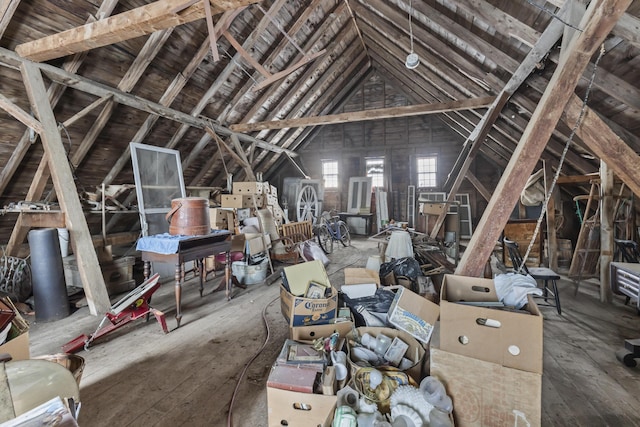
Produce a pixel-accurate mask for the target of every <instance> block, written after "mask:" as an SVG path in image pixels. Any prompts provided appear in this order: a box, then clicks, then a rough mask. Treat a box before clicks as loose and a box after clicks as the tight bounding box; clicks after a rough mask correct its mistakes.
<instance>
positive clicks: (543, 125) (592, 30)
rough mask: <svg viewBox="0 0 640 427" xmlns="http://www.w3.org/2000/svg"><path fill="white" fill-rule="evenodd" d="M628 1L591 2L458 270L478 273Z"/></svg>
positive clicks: (605, 0) (629, 1) (476, 275)
mask: <svg viewBox="0 0 640 427" xmlns="http://www.w3.org/2000/svg"><path fill="white" fill-rule="evenodd" d="M630 3H631V0H594V1H592V2H591V3H590V4H589V7H588V9H587V12H586V13H585V16H584V19H583V20H582V22H581V25H580V27H581V28H582V29H583V31H582V32H581V33H580V35H579V36H578V37H576V38H575V39H574V40H573V42H572V43H571V45H570V46H569V51H570V52H569V53H568V54H567V56H566V60H565V61H563V62H562V63H561V64H560V65H559V66H558V68H557V69H556V71H555V72H554V74H553V77H552V78H551V81H550V82H549V85H548V86H547V89H546V90H545V92H544V94H543V96H542V99H541V100H540V103H539V104H538V108H536V110H535V112H534V114H533V116H532V117H531V120H530V121H529V125H528V126H527V128H526V129H525V131H524V134H523V135H522V139H521V140H520V142H519V144H518V147H517V148H516V151H515V152H514V154H513V157H512V158H511V161H510V162H509V164H508V166H507V169H506V170H505V172H504V174H503V175H502V177H501V178H500V181H499V183H498V186H497V188H496V191H495V192H494V194H493V197H492V198H491V201H490V202H489V204H488V205H487V208H486V209H485V211H484V213H483V215H482V218H481V220H480V222H479V224H478V226H477V227H476V231H475V232H474V234H473V237H472V238H471V241H470V242H469V245H468V246H467V249H466V250H465V251H464V253H463V254H462V258H461V259H460V263H459V264H458V267H457V269H456V274H461V275H466V276H475V277H479V276H482V272H483V271H484V267H485V264H486V261H487V260H488V259H489V256H490V255H491V253H492V251H493V249H494V247H495V242H497V241H498V238H499V237H500V234H501V233H502V229H503V228H504V225H505V224H506V223H507V220H508V219H509V216H510V215H511V211H512V210H513V207H514V206H515V204H516V202H517V200H518V198H519V197H520V193H521V192H522V189H523V188H524V186H525V184H526V181H527V179H528V178H529V175H531V172H532V171H533V168H534V166H535V164H536V163H537V162H538V159H539V158H540V154H542V152H543V151H544V148H545V146H546V144H547V142H548V140H549V137H550V136H551V134H552V132H553V129H554V128H555V127H556V125H557V123H558V120H559V119H560V117H561V115H562V113H563V110H564V109H565V106H566V105H567V102H568V101H569V100H570V99H571V97H572V96H573V92H574V90H575V87H576V85H577V83H578V80H579V79H580V76H581V75H582V73H583V71H584V69H585V67H586V66H587V64H588V63H589V59H590V57H591V55H593V53H594V52H595V51H596V49H597V48H598V46H599V45H600V43H602V41H604V39H605V38H606V36H607V35H608V34H609V32H610V31H611V29H612V28H613V26H614V25H615V23H616V22H617V20H618V19H619V18H620V16H621V15H622V14H623V13H624V12H625V10H626V9H627V7H629V4H630Z"/></svg>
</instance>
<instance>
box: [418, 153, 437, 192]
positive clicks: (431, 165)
mask: <svg viewBox="0 0 640 427" xmlns="http://www.w3.org/2000/svg"><path fill="white" fill-rule="evenodd" d="M417 160H418V164H417V170H418V187H419V188H433V187H436V186H437V179H436V178H437V172H438V158H437V157H436V156H430V157H418V159H417Z"/></svg>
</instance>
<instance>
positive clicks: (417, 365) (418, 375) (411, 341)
mask: <svg viewBox="0 0 640 427" xmlns="http://www.w3.org/2000/svg"><path fill="white" fill-rule="evenodd" d="M357 332H358V335H360V336H362V335H364V334H365V333H368V334H369V335H372V336H374V337H377V336H378V334H384V335H386V336H387V337H389V338H391V339H392V340H393V339H394V338H396V337H397V338H398V339H401V340H402V341H403V342H404V343H405V344H408V345H409V348H408V349H407V351H406V353H405V354H404V357H405V358H407V359H409V360H411V361H412V362H413V365H412V366H411V367H410V368H408V369H406V370H405V371H404V372H405V373H406V374H407V375H409V376H410V377H411V378H413V379H414V380H415V381H416V384H420V380H421V379H422V377H423V374H424V372H423V368H424V366H423V363H424V360H425V354H426V351H425V348H424V347H423V346H422V344H420V343H419V342H418V341H417V340H416V339H415V338H413V337H412V336H411V335H409V334H408V333H406V332H404V331H400V330H398V329H394V328H380V327H372V326H362V327H359V328H357ZM353 338H354V335H353V332H349V333H348V334H347V363H348V364H349V368H350V369H351V376H354V375H355V374H356V372H357V371H358V369H360V368H361V366H359V365H358V364H357V363H356V361H357V360H354V357H353V356H352V354H351V349H352V345H351V343H350V340H353Z"/></svg>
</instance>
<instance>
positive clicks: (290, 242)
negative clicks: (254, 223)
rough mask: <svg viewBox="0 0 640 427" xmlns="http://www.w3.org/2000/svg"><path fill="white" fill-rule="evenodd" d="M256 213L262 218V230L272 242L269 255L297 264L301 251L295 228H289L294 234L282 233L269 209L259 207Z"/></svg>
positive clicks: (274, 258) (275, 258)
mask: <svg viewBox="0 0 640 427" xmlns="http://www.w3.org/2000/svg"><path fill="white" fill-rule="evenodd" d="M256 214H257V216H258V218H259V219H260V227H261V228H262V232H263V233H265V234H267V235H268V236H269V240H270V242H271V243H270V248H269V256H270V257H271V259H272V260H276V261H280V262H285V263H293V264H297V263H298V261H299V259H300V252H299V251H298V247H299V245H300V240H299V239H300V236H299V233H293V230H287V231H288V232H291V233H292V234H290V235H288V236H284V235H281V234H280V232H279V231H278V227H277V225H276V222H275V220H274V219H273V215H272V214H271V211H269V210H268V209H259V210H258V211H257V213H256Z"/></svg>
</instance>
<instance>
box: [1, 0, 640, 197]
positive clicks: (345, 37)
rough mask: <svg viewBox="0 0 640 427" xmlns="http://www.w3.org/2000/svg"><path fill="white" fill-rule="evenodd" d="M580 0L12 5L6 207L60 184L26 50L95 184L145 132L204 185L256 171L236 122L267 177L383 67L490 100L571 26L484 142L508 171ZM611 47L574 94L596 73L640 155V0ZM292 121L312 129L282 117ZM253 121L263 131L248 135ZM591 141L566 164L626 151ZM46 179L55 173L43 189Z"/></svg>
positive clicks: (122, 178)
mask: <svg viewBox="0 0 640 427" xmlns="http://www.w3.org/2000/svg"><path fill="white" fill-rule="evenodd" d="M570 1H571V3H570V4H566V5H565V0H551V1H541V0H515V1H514V0H342V1H341V0H289V1H284V0H274V1H267V0H265V1H262V2H259V3H253V2H252V1H235V2H234V1H227V2H222V3H221V2H211V7H212V15H211V19H210V20H209V19H207V18H206V15H207V14H206V7H204V6H205V2H204V1H188V0H180V1H178V0H158V1H156V2H150V1H142V0H122V1H117V0H104V1H102V2H96V1H90V0H22V1H20V0H5V1H3V2H2V6H0V48H1V50H0V65H1V66H0V95H2V96H1V97H0V129H1V130H2V131H1V132H0V206H4V205H7V204H8V203H11V202H17V201H21V200H26V199H32V200H41V199H44V198H46V197H47V195H48V194H49V193H50V190H51V185H50V184H47V178H48V173H46V172H42V165H41V166H40V167H39V164H40V162H41V159H42V155H43V149H42V145H41V144H40V142H39V141H38V140H37V138H34V137H33V133H31V132H30V131H29V127H28V125H31V127H35V126H37V123H36V124H34V123H33V121H31V120H30V118H31V113H30V108H29V100H28V98H27V96H26V93H25V89H24V85H23V83H22V78H21V75H20V72H19V66H20V63H21V61H22V59H21V57H20V55H19V54H21V55H24V56H25V57H29V58H32V59H34V60H37V61H45V62H41V63H40V65H39V67H40V68H41V70H42V72H43V74H44V76H45V77H46V83H47V84H49V85H50V86H49V98H50V100H51V103H52V105H53V106H54V113H55V116H56V120H57V121H58V122H59V123H60V126H59V127H60V129H61V131H62V134H63V139H64V140H65V141H66V144H67V148H68V157H69V161H70V162H71V165H72V167H73V169H74V171H75V175H76V179H77V181H76V182H77V183H78V186H79V189H80V190H83V189H87V190H90V191H92V190H95V188H96V187H97V186H99V185H100V184H101V183H105V184H120V183H131V182H133V178H132V172H131V163H130V159H129V152H128V144H129V142H130V141H136V142H143V143H148V144H155V145H161V146H165V147H169V148H176V149H179V150H180V152H181V155H182V159H183V169H184V175H185V182H186V184H187V185H191V186H222V185H224V182H225V179H226V173H225V166H226V168H227V169H229V171H231V172H234V177H235V179H242V178H243V177H244V174H245V172H244V170H243V168H242V165H241V164H240V162H238V161H237V159H239V158H242V156H240V157H239V156H232V155H229V153H228V151H227V150H223V151H220V149H219V148H218V144H219V143H217V142H216V138H212V132H211V130H213V131H214V133H216V134H217V135H218V136H220V137H221V139H222V140H223V143H228V144H229V146H233V143H232V142H231V141H230V135H231V134H232V133H233V131H232V130H231V129H237V130H238V137H239V140H240V144H241V146H242V149H243V150H244V151H245V154H246V156H247V158H248V159H249V160H250V163H251V165H252V167H253V169H254V170H255V171H257V172H263V173H264V174H265V176H267V177H268V176H269V171H270V170H272V169H273V168H274V166H276V165H277V164H278V162H282V161H283V159H285V158H286V156H285V155H284V154H283V152H284V151H285V150H286V152H287V153H288V155H289V156H292V157H293V156H295V150H296V149H298V148H300V147H302V146H303V145H304V143H305V141H308V140H309V136H310V135H312V134H313V131H314V128H315V129H317V127H314V126H304V124H313V123H311V122H308V123H305V121H304V118H312V117H316V116H325V115H329V114H331V113H333V112H335V111H336V110H337V108H338V107H339V106H340V105H341V103H342V102H344V100H345V99H346V98H347V97H348V96H349V94H350V93H351V91H352V90H353V89H354V88H355V87H356V86H357V85H358V83H359V82H360V81H361V80H362V79H363V78H365V77H366V76H367V75H368V73H369V72H370V71H372V70H374V69H375V70H377V71H378V72H379V73H381V74H382V75H384V76H385V78H387V79H388V80H389V81H391V82H393V83H394V84H396V85H397V87H398V88H400V89H401V90H402V91H404V92H405V94H406V95H407V97H408V98H409V99H411V100H412V102H413V104H416V105H417V104H444V105H449V103H452V102H459V103H462V104H461V105H463V104H464V103H472V104H473V103H474V102H480V101H481V100H479V98H487V99H489V100H491V99H494V98H495V97H496V96H498V95H500V94H501V93H503V92H505V90H506V88H505V85H507V83H508V82H510V80H511V82H513V81H514V80H516V78H515V77H516V76H514V74H516V71H517V70H518V67H519V66H520V64H521V63H523V61H525V58H527V56H528V55H529V54H530V52H531V50H532V47H533V46H536V44H537V43H538V42H539V40H540V38H541V35H542V34H543V33H544V32H545V29H547V27H548V26H549V24H550V23H551V22H552V20H557V21H559V22H561V23H563V25H562V27H564V37H563V39H564V41H562V40H560V41H558V42H557V43H553V47H552V48H551V49H550V50H549V51H548V52H547V51H546V50H545V51H543V52H542V54H541V56H542V59H541V60H539V61H536V62H535V64H534V65H535V66H534V67H533V71H532V72H531V71H529V70H526V72H524V74H523V75H522V76H520V77H521V79H520V80H521V82H518V84H517V85H516V86H515V87H513V88H510V89H509V93H508V95H510V96H505V97H503V98H501V102H502V103H504V107H502V108H496V109H497V111H499V112H500V114H497V113H496V114H493V117H492V118H491V121H492V122H493V126H491V127H490V128H488V129H487V132H485V134H483V135H481V138H482V141H480V143H479V144H478V146H477V148H476V150H477V151H478V155H482V156H484V157H486V158H487V159H488V160H489V161H491V162H493V163H495V164H496V165H498V166H500V167H501V168H504V167H506V165H507V163H508V161H509V159H510V157H511V155H512V153H513V152H514V150H515V147H516V145H517V144H518V142H519V141H520V139H521V136H522V134H523V132H524V130H525V128H526V126H527V123H528V122H529V120H530V118H531V117H532V115H533V112H534V110H535V109H536V106H537V105H538V102H539V101H540V99H541V97H542V94H543V92H544V90H545V88H546V87H547V85H548V84H549V81H550V80H551V76H552V74H553V72H554V70H555V69H556V67H557V66H558V64H559V63H560V62H561V61H562V60H563V55H562V53H563V51H562V49H561V47H563V46H564V44H565V43H566V42H567V41H568V40H569V37H571V33H572V32H573V33H575V32H580V31H581V29H580V28H579V25H580V18H581V16H582V14H583V13H584V9H585V6H584V5H583V6H582V7H581V6H580V3H581V2H580V1H578V0H570ZM563 6H564V7H563ZM149 11H153V13H151V12H149ZM142 12H145V13H142ZM154 14H155V15H154ZM150 15H153V16H150ZM409 16H411V29H410V26H409ZM109 17H111V18H109ZM125 18H126V19H125ZM143 18H144V19H143ZM152 18H153V19H152ZM565 24H568V25H565ZM172 25H175V26H172ZM127 28H128V29H127ZM125 30H126V31H125ZM62 32H66V33H62ZM410 32H411V33H412V34H413V50H414V51H415V53H417V54H418V56H419V58H420V65H419V66H418V67H417V68H415V69H412V70H410V69H407V68H406V67H405V64H404V62H405V58H406V56H407V54H409V53H410V45H411V41H410ZM59 33H62V34H61V35H58V34H59ZM142 34H145V35H142ZM47 36H53V37H47ZM71 41H73V42H74V43H71ZM212 45H213V46H214V47H215V48H214V49H212ZM540 45H542V43H540ZM89 48H91V49H89ZM603 49H604V54H603V56H602V58H601V60H600V62H599V64H598V65H597V69H596V66H595V64H594V63H595V60H596V57H597V54H596V55H594V57H593V58H592V59H591V62H590V63H589V65H588V66H587V68H586V70H585V72H584V74H583V76H582V78H581V79H580V80H579V81H578V85H577V88H576V91H575V93H576V95H577V97H579V98H583V97H584V96H585V93H586V91H587V88H588V86H589V81H590V79H591V76H592V74H593V71H594V70H595V71H596V72H595V78H594V80H593V84H592V88H591V93H590V96H589V101H588V106H589V111H590V112H592V114H595V116H597V118H598V120H601V121H602V122H603V124H604V126H605V127H606V128H607V129H608V130H610V132H611V135H613V136H614V137H617V138H619V139H620V141H621V142H623V143H624V144H626V146H628V147H629V149H630V150H629V151H630V153H631V154H634V153H637V152H638V150H640V78H639V77H638V76H639V75H640V73H639V71H640V70H639V69H640V0H635V1H633V2H632V4H631V6H629V7H628V9H627V10H626V13H625V14H624V15H623V17H622V18H621V19H620V20H619V21H618V22H617V24H616V25H615V27H614V28H613V30H612V31H611V33H610V34H609V35H608V37H607V38H606V40H605V42H604V43H603ZM16 52H17V53H16ZM530 58H531V57H530ZM518 73H523V71H522V68H521V69H520V70H519V71H518ZM78 76H79V77H78ZM512 77H513V79H512ZM520 83H521V84H520ZM475 100H478V101H475ZM481 104H482V105H483V106H484V107H486V106H487V105H489V104H488V103H486V102H484V103H481ZM451 105H455V104H451ZM470 105H471V104H470ZM398 107H402V106H398ZM484 107H483V108H471V109H469V108H460V109H444V110H438V113H437V114H438V117H440V118H441V120H443V121H444V122H445V123H447V124H448V125H449V126H450V127H451V129H453V130H454V131H455V132H456V133H458V134H460V135H461V136H462V137H463V138H464V139H467V138H469V137H470V136H471V137H472V138H471V139H473V138H474V137H477V136H478V135H477V133H476V135H473V132H474V129H476V128H477V127H478V124H479V123H480V121H481V120H482V118H483V116H484V115H485V113H486V108H484ZM398 114H400V113H399V112H398ZM567 116H568V117H567ZM567 116H563V118H562V119H561V121H560V122H559V123H558V126H557V127H556V128H555V130H554V131H553V133H552V135H551V138H550V140H549V142H548V144H547V145H546V149H545V151H544V152H543V154H542V155H541V158H542V159H544V160H546V161H548V162H549V163H550V164H551V165H552V166H553V167H555V166H557V164H558V159H559V157H560V154H561V153H562V150H563V148H564V145H565V141H566V139H567V137H568V136H569V134H570V133H571V128H572V127H573V123H575V114H574V113H572V112H571V111H567ZM293 119H302V120H293ZM282 120H289V121H291V122H290V123H289V125H292V124H295V125H296V126H298V127H294V128H284V129H280V128H279V127H281V126H277V125H269V122H272V121H282ZM315 120H316V122H317V121H320V122H322V119H318V118H317V117H316V119H315ZM256 122H266V123H262V126H261V127H259V126H258V124H257V123H256ZM250 123H256V125H254V127H255V130H242V129H243V124H244V125H247V124H250ZM207 127H208V128H210V129H209V131H207V130H206V128H207ZM244 129H248V128H247V127H245V128H244ZM582 138H588V136H587V135H584V134H581V133H580V132H579V133H578V136H576V137H575V138H574V144H573V146H572V149H571V150H570V152H569V153H568V155H567V160H566V164H565V166H563V173H565V174H585V173H591V172H594V171H597V170H598V166H599V157H598V156H611V154H607V153H606V152H604V151H602V150H599V149H597V147H598V146H599V145H600V146H601V145H606V144H603V142H602V141H601V142H599V143H598V142H596V143H595V144H594V143H593V142H591V143H588V141H586V140H585V141H583V139H582ZM594 146H595V147H596V150H594V148H593V147H594ZM601 148H602V147H601ZM632 159H633V158H632ZM223 160H224V164H223ZM607 160H609V161H611V159H610V158H608V159H607ZM45 169H46V168H45ZM38 171H39V172H38ZM37 173H39V174H40V175H42V178H40V179H38V180H36V181H37V185H35V184H34V185H33V186H32V183H33V182H34V176H36V174H37ZM453 178H455V175H454V176H453ZM449 184H451V183H449ZM30 188H31V190H30ZM49 199H52V196H51V195H50V194H49Z"/></svg>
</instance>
